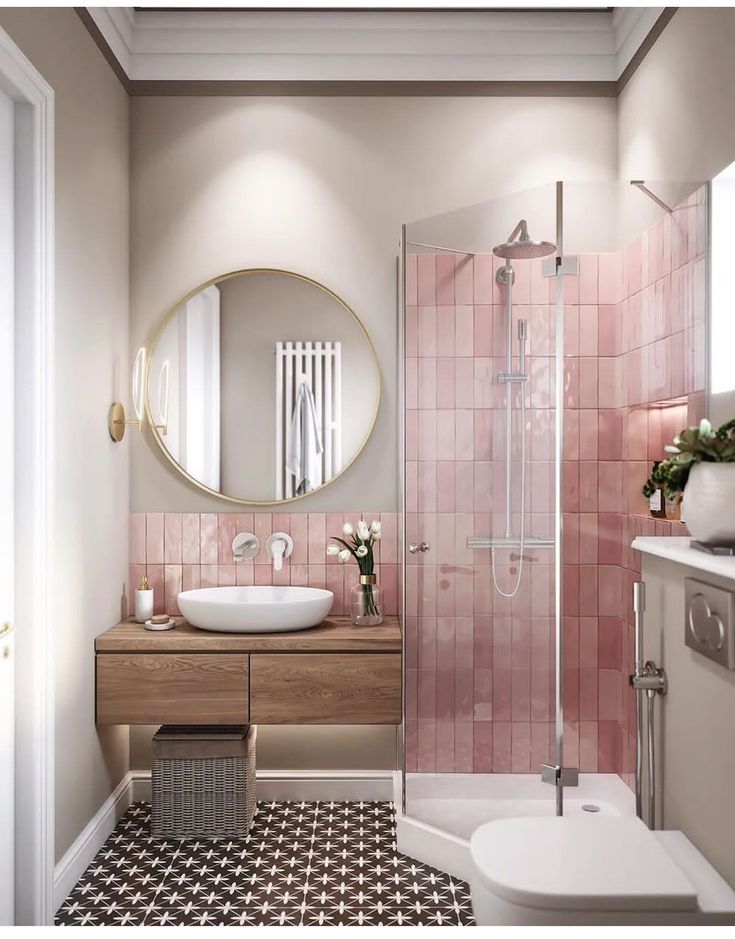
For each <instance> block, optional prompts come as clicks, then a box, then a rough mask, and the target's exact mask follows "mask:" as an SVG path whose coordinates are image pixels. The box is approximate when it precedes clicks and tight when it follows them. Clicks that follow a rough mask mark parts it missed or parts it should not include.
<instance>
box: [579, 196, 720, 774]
mask: <svg viewBox="0 0 735 939" xmlns="http://www.w3.org/2000/svg"><path fill="white" fill-rule="evenodd" d="M642 186H643V187H644V188H641V185H632V184H631V183H630V181H619V182H606V183H565V185H564V236H565V237H564V246H565V254H570V255H573V256H575V257H576V258H577V259H578V265H579V274H578V276H576V277H565V295H566V298H565V299H566V305H565V319H566V323H565V334H566V346H567V348H566V356H565V361H566V370H567V372H568V374H569V375H570V376H571V375H572V374H573V373H575V372H576V377H575V378H574V380H573V381H572V383H571V385H570V389H572V390H573V386H574V383H575V382H576V385H577V394H576V399H575V398H574V397H570V398H569V399H567V400H566V401H565V404H564V422H565V445H564V464H563V466H564V478H565V481H566V484H567V485H566V486H565V490H568V492H569V494H570V499H569V500H568V502H567V505H566V506H565V510H564V518H563V522H564V531H565V538H564V568H565V575H566V576H565V597H564V602H565V658H566V662H567V668H566V670H565V676H564V678H565V681H564V698H565V728H564V729H565V749H566V754H567V759H568V760H570V761H572V762H575V761H576V762H577V765H579V768H580V771H581V772H583V773H609V774H615V775H617V776H620V777H621V778H622V779H623V780H624V781H625V782H626V783H627V784H628V786H629V787H631V788H632V787H633V782H634V781H633V773H634V765H635V745H636V726H635V699H634V695H633V691H632V689H631V688H630V685H629V681H628V676H629V674H630V673H631V672H632V670H633V651H634V641H633V638H634V629H633V609H632V584H633V582H634V581H635V580H638V579H639V578H640V559H639V556H638V553H637V552H635V551H633V550H631V548H630V545H631V542H632V541H633V539H634V538H635V537H636V536H637V535H641V534H646V535H680V534H682V533H684V528H683V525H682V523H681V522H680V521H679V520H677V519H676V518H668V519H665V520H664V519H659V520H656V519H653V518H651V516H650V512H649V508H648V504H647V502H646V500H645V499H644V497H643V495H642V494H641V487H642V486H643V483H644V481H645V480H646V478H647V476H648V474H649V473H650V470H651V466H652V463H653V461H654V460H659V459H662V458H663V457H664V456H665V452H664V446H665V445H666V444H667V443H670V442H671V440H672V438H673V436H674V435H675V434H676V433H678V432H679V431H680V430H681V429H682V428H683V427H685V426H687V425H691V424H695V423H698V422H699V420H700V419H701V417H703V416H705V414H706V411H707V400H706V389H707V356H706V348H707V325H706V324H707V316H708V313H707V296H706V293H707V292H706V257H707V229H708V224H707V214H708V206H707V203H708V196H707V187H706V186H705V185H704V184H701V183H692V182H690V183H681V182H656V181H648V180H647V181H645V182H644V183H643V184H642ZM575 490H576V496H574V497H572V494H573V493H574V492H575ZM672 514H674V515H675V514H676V513H675V512H674V513H672ZM567 586H568V589H566V588H567ZM575 650H576V651H575Z"/></svg>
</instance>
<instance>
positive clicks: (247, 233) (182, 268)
mask: <svg viewBox="0 0 735 939" xmlns="http://www.w3.org/2000/svg"><path fill="white" fill-rule="evenodd" d="M616 158H617V135H616V103H615V100H614V99H609V98H608V99H603V98H517V99H510V98H484V99H483V98H406V99H404V98H229V97H228V98H170V97H162V98H136V99H134V100H133V101H132V171H133V177H132V187H133V188H132V213H133V215H132V226H133V228H132V280H131V289H132V317H133V320H132V323H133V325H132V338H133V343H134V344H138V343H145V342H146V341H147V340H148V339H149V338H150V334H151V331H152V329H153V328H154V326H155V324H156V322H157V321H158V319H159V318H160V317H161V316H162V315H163V313H164V312H165V311H166V310H167V309H168V308H169V307H171V306H172V305H173V304H174V303H175V302H176V300H177V299H178V298H179V297H181V296H182V295H183V294H184V293H186V292H187V291H188V290H190V289H191V288H193V287H195V286H196V285H197V284H199V283H202V282H204V281H205V280H208V279H209V278H211V277H214V276H216V275H217V274H221V273H223V272H225V271H230V270H236V269H238V268H240V267H244V266H258V265H263V266H276V267H282V268H289V269H292V270H295V271H298V272H301V273H304V274H307V275H308V276H310V277H313V278H314V279H316V280H318V281H320V282H322V283H324V284H326V285H327V286H328V287H330V288H332V289H333V290H335V291H336V292H337V293H338V294H339V295H340V296H342V297H343V298H344V299H345V301H346V302H347V303H348V304H349V305H350V306H352V307H353V308H354V310H355V311H356V312H357V314H358V315H359V316H360V317H361V318H362V320H363V322H364V323H365V325H366V327H367V329H368V331H369V333H370V334H371V336H372V339H373V341H374V342H375V345H376V347H377V351H378V356H379V359H380V365H381V371H382V378H383V391H384V397H383V406H382V408H381V413H380V415H379V418H378V424H377V427H376V430H375V433H374V435H373V437H372V439H371V441H370V443H369V444H368V446H367V448H366V449H365V451H364V452H363V454H362V456H361V457H360V458H359V459H358V461H357V462H356V464H355V465H354V466H353V467H352V468H351V469H350V470H349V472H348V473H346V474H345V475H344V477H342V478H341V479H339V480H337V481H336V482H335V483H333V484H332V485H331V486H329V487H328V488H327V489H326V490H324V491H323V492H320V493H316V494H315V495H313V496H311V497H308V498H307V499H305V500H303V501H302V502H299V503H294V507H295V508H297V509H298V510H299V511H325V510H330V509H334V510H349V509H351V508H354V506H355V504H356V502H358V500H359V504H360V505H361V506H369V505H372V506H373V510H374V511H380V510H382V511H394V510H395V509H396V506H397V478H398V476H397V472H396V460H397V450H396V422H395V413H396V380H395V375H396V255H397V249H398V239H399V235H400V226H401V223H402V222H405V221H410V220H412V219H419V218H423V217H425V216H428V215H433V214H436V213H439V212H445V211H448V210H450V209H455V208H457V207H458V206H463V205H469V204H471V203H475V202H478V201H482V200H485V199H490V198H492V197H493V196H496V195H500V194H502V193H505V192H512V191H514V190H517V189H524V188H526V187H530V186H535V185H540V184H542V183H548V182H549V181H551V180H554V179H556V178H571V179H613V178H614V177H615V175H616ZM131 502H132V509H133V511H141V512H142V511H162V510H169V511H172V512H173V511H212V510H215V511H216V510H221V509H222V508H223V504H222V503H221V502H218V501H216V500H214V499H212V498H210V497H208V496H206V495H205V494H203V493H199V492H198V491H196V490H194V489H192V488H190V486H189V485H188V484H187V483H186V482H185V481H183V480H180V479H178V478H177V477H176V476H175V475H174V474H173V473H172V472H171V469H170V467H169V466H167V465H166V464H164V463H163V462H162V459H161V456H160V454H157V453H156V451H155V449H153V448H151V446H150V444H149V442H148V441H146V440H144V439H136V440H135V441H134V443H133V452H132V464H131Z"/></svg>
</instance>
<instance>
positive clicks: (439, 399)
mask: <svg viewBox="0 0 735 939" xmlns="http://www.w3.org/2000/svg"><path fill="white" fill-rule="evenodd" d="M426 361H431V360H430V359H427V360H426ZM456 361H457V360H456V359H454V358H448V357H443V358H438V359H436V395H435V402H436V407H438V408H453V407H454V406H455V381H456V374H455V363H456Z"/></svg>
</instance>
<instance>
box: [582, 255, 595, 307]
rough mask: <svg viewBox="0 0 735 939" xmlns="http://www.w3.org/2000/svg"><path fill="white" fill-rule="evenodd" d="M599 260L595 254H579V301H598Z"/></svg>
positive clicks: (584, 302)
mask: <svg viewBox="0 0 735 939" xmlns="http://www.w3.org/2000/svg"><path fill="white" fill-rule="evenodd" d="M598 277H599V261H598V257H597V255H596V254H581V255H580V256H579V302H580V303H581V304H588V303H592V304H596V303H597V302H598V287H597V285H598Z"/></svg>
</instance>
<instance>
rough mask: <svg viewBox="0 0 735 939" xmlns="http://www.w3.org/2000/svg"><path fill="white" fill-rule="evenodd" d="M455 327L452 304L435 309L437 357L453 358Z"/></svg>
mask: <svg viewBox="0 0 735 939" xmlns="http://www.w3.org/2000/svg"><path fill="white" fill-rule="evenodd" d="M454 343H455V326H454V303H453V302H452V305H451V306H438V307H437V308H436V352H437V355H439V354H441V355H444V356H452V357H453V356H454Z"/></svg>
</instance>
